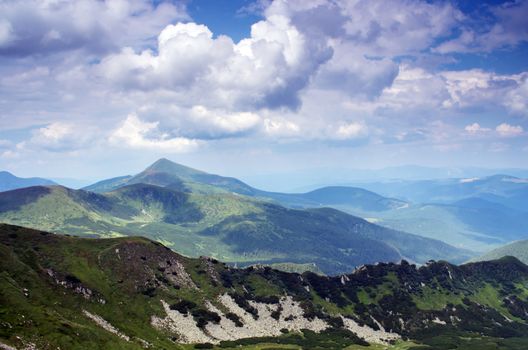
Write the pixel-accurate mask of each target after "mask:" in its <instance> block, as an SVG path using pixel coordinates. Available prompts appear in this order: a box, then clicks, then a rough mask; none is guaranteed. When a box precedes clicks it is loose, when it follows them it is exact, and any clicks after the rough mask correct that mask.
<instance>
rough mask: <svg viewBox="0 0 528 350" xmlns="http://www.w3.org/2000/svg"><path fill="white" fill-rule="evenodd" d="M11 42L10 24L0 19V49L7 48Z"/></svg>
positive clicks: (11, 30) (11, 31) (11, 29)
mask: <svg viewBox="0 0 528 350" xmlns="http://www.w3.org/2000/svg"><path fill="white" fill-rule="evenodd" d="M11 40H13V28H12V27H11V23H9V22H8V21H6V20H5V19H4V20H2V19H0V48H2V47H5V46H7V45H8V44H9V43H10V42H11Z"/></svg>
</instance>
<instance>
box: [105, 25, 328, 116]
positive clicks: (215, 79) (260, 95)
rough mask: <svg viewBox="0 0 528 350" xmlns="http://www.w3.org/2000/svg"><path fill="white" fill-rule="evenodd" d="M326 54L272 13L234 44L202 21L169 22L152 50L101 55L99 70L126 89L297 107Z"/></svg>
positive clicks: (230, 103) (323, 48)
mask: <svg viewBox="0 0 528 350" xmlns="http://www.w3.org/2000/svg"><path fill="white" fill-rule="evenodd" d="M330 56H331V50H330V48H329V47H326V46H325V45H321V44H320V43H317V42H312V41H310V40H307V38H305V37H304V36H303V34H302V33H300V32H299V31H298V30H297V29H296V28H295V27H294V26H292V25H291V23H290V20H289V19H288V18H287V17H284V16H279V15H274V16H271V17H269V18H266V20H263V21H260V22H257V23H255V24H254V25H253V26H252V27H251V37H250V38H246V39H243V40H241V41H240V42H239V43H237V44H235V43H233V41H232V40H231V39H230V38H228V37H226V36H219V37H217V38H213V33H212V32H211V31H210V30H209V29H208V28H207V27H206V26H205V25H199V24H196V23H178V24H176V25H169V26H167V27H166V28H165V29H164V30H163V31H162V32H161V33H160V35H159V37H158V48H157V52H153V51H151V50H145V51H142V52H139V53H136V52H135V51H134V50H132V49H131V48H126V49H124V50H123V51H122V52H121V53H119V54H115V55H111V56H109V57H107V58H106V59H104V60H103V62H102V63H101V65H100V73H101V75H102V76H103V77H105V78H107V79H108V80H109V81H110V82H113V83H116V84H119V85H120V86H121V87H123V88H125V89H128V88H135V89H142V90H159V89H169V90H172V91H188V92H189V94H190V95H191V96H192V97H193V99H194V100H195V101H196V100H198V101H203V102H204V103H202V104H205V102H207V103H209V104H211V103H215V102H216V103H219V104H222V105H224V106H235V107H237V106H238V107H240V108H244V107H245V108H248V107H251V108H259V107H267V108H276V107H281V106H286V107H290V108H297V107H298V106H299V104H300V101H299V97H298V93H299V91H300V90H301V89H303V88H304V87H305V86H306V84H307V83H308V82H309V80H310V77H311V76H312V75H313V74H314V73H315V72H316V71H317V69H318V67H319V66H320V65H321V64H322V63H324V62H325V61H326V60H327V59H328V58H330ZM193 92H194V93H193Z"/></svg>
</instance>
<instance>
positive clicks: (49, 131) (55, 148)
mask: <svg viewBox="0 0 528 350" xmlns="http://www.w3.org/2000/svg"><path fill="white" fill-rule="evenodd" d="M96 133H97V131H96V130H95V129H94V127H93V126H79V125H74V124H72V123H68V122H60V121H58V122H53V123H50V124H48V125H46V126H44V127H40V128H37V129H35V130H33V131H32V136H31V138H29V139H28V140H26V141H22V142H19V143H17V144H16V149H17V151H19V152H22V151H34V150H46V151H50V152H67V151H74V150H78V149H81V148H83V147H85V146H86V145H87V144H89V143H94V142H95V135H96Z"/></svg>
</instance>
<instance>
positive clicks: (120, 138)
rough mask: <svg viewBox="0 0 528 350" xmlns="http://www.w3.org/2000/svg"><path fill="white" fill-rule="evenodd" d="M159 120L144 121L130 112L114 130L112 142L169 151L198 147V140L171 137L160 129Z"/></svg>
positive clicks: (115, 144) (188, 149)
mask: <svg viewBox="0 0 528 350" xmlns="http://www.w3.org/2000/svg"><path fill="white" fill-rule="evenodd" d="M158 124H159V123H158V122H153V123H149V122H144V121H142V120H140V119H139V118H138V117H137V115H135V114H130V115H129V116H127V118H126V119H125V121H124V122H123V123H122V124H121V125H120V126H119V127H118V128H117V129H116V130H114V131H113V132H112V134H111V135H110V138H109V142H110V144H112V145H114V146H118V147H123V146H124V147H129V148H136V149H151V150H163V151H167V152H174V153H179V152H188V151H190V150H193V149H195V148H196V147H198V145H199V142H198V141H197V140H192V139H188V138H185V137H172V138H171V137H169V135H167V134H165V133H160V131H159V130H158Z"/></svg>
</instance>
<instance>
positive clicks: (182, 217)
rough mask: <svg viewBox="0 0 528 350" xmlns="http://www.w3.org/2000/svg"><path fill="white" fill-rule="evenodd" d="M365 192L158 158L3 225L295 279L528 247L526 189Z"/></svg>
mask: <svg viewBox="0 0 528 350" xmlns="http://www.w3.org/2000/svg"><path fill="white" fill-rule="evenodd" d="M362 186H364V187H365V188H359V187H350V186H329V187H324V188H320V189H316V190H313V191H310V192H307V193H278V192H269V191H262V190H259V189H256V188H254V187H252V186H250V185H248V184H246V183H244V182H242V181H240V180H238V179H236V178H231V177H223V176H220V175H214V174H209V173H206V172H203V171H200V170H196V169H192V168H189V167H186V166H184V165H181V164H177V163H174V162H172V161H169V160H167V159H160V160H158V161H156V162H155V163H153V164H152V165H151V166H149V167H147V168H146V169H145V170H144V171H142V172H140V173H138V174H136V175H133V176H130V175H128V176H121V177H117V178H112V179H108V180H103V181H100V182H97V183H95V184H93V185H90V186H87V187H85V188H84V189H83V190H81V191H76V190H71V189H67V188H64V187H53V186H51V187H49V186H47V187H40V188H25V189H20V190H18V191H15V192H4V193H0V220H1V221H3V222H7V223H12V224H18V225H24V226H28V227H33V228H38V229H45V230H51V231H54V232H70V233H74V234H79V235H87V236H103V237H109V236H119V235H144V236H147V237H150V238H152V239H155V240H158V241H160V242H163V243H164V244H166V245H168V246H174V245H175V244H176V243H178V248H177V249H178V252H180V253H182V254H186V255H188V256H199V255H208V256H214V257H216V258H218V259H221V260H223V261H227V262H230V263H237V264H241V265H242V266H245V265H248V264H253V263H266V264H280V265H276V266H281V267H283V268H285V269H287V270H290V271H300V270H299V269H301V270H302V269H303V268H306V267H308V266H314V265H313V264H315V267H314V271H324V272H325V273H337V272H346V271H348V270H350V269H351V268H354V267H355V266H357V265H361V264H363V263H373V262H375V261H398V259H401V258H405V259H408V260H411V261H414V262H418V263H424V262H426V261H427V260H429V259H442V258H443V259H447V260H450V261H452V262H457V263H458V262H462V261H464V259H469V258H471V257H472V256H475V255H478V253H472V252H471V251H469V250H467V249H470V250H473V251H477V252H484V251H488V250H490V249H492V248H495V247H497V246H500V245H503V244H506V243H509V242H511V241H515V240H519V239H523V238H526V237H528V231H527V230H526V227H528V215H527V213H526V211H525V209H526V208H525V203H526V202H525V198H526V193H527V192H526V189H527V188H528V187H527V186H528V183H527V181H526V180H524V179H520V178H515V177H512V176H506V175H497V176H491V177H487V178H470V179H443V180H428V181H398V182H395V181H392V182H385V183H372V184H362ZM369 189H370V190H376V192H379V193H381V194H378V193H376V192H372V191H370V190H369ZM384 195H385V196H384ZM426 198H428V199H429V201H427V202H420V201H421V200H425V199H426ZM328 207H330V208H334V209H337V210H339V211H337V210H331V209H329V208H328ZM343 212H346V213H347V214H350V215H346V214H344V213H343ZM361 218H362V219H361ZM405 232H407V233H411V234H412V235H409V234H406V233H405ZM418 236H422V237H426V238H430V239H429V240H428V239H423V238H422V237H418ZM439 240H441V241H443V242H446V243H447V244H448V245H445V244H441V242H439ZM279 242H280V243H281V244H279V245H277V244H275V243H279ZM409 242H410V243H411V244H409ZM341 244H342V245H341ZM453 246H456V247H457V248H454V247H453ZM354 247H355V248H354ZM360 247H370V250H368V251H367V250H365V249H363V248H360ZM285 263H286V265H284V264H285Z"/></svg>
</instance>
